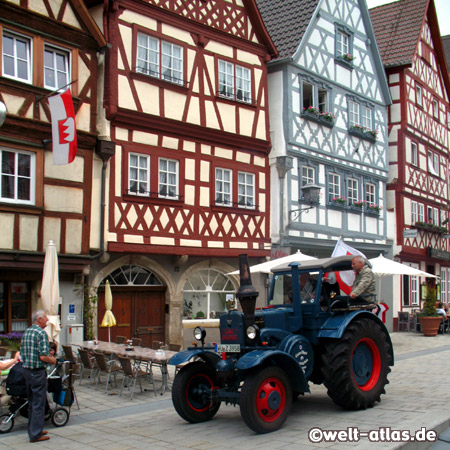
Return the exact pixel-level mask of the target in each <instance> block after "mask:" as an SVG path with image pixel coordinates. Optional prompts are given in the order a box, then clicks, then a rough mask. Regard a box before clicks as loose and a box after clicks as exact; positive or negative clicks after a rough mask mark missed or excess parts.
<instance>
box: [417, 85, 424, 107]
mask: <svg viewBox="0 0 450 450" xmlns="http://www.w3.org/2000/svg"><path fill="white" fill-rule="evenodd" d="M422 101H423V100H422V86H420V85H419V84H416V103H417V105H418V106H420V107H422V106H423V104H422Z"/></svg>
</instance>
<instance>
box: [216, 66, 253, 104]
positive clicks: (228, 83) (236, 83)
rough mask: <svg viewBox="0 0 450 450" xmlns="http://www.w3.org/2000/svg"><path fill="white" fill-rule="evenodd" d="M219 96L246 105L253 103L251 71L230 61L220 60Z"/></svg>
mask: <svg viewBox="0 0 450 450" xmlns="http://www.w3.org/2000/svg"><path fill="white" fill-rule="evenodd" d="M218 69H219V70H218V72H219V95H220V96H221V97H226V98H229V99H232V100H238V101H241V102H245V103H251V102H252V96H251V71H250V69H247V68H245V67H242V66H239V65H237V64H233V63H230V62H228V61H223V60H219V64H218Z"/></svg>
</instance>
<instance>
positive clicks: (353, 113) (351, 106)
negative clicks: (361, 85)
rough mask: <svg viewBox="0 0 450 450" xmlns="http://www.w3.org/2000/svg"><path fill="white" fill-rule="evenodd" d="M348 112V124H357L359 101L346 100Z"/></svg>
mask: <svg viewBox="0 0 450 450" xmlns="http://www.w3.org/2000/svg"><path fill="white" fill-rule="evenodd" d="M348 114H349V117H348V119H349V125H350V126H354V125H359V124H360V120H359V103H356V102H354V101H353V100H349V101H348Z"/></svg>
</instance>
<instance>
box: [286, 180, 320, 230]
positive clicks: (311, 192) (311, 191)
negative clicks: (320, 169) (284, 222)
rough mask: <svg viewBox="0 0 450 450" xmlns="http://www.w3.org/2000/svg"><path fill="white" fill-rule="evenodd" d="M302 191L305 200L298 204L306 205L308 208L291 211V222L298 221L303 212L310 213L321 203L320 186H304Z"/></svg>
mask: <svg viewBox="0 0 450 450" xmlns="http://www.w3.org/2000/svg"><path fill="white" fill-rule="evenodd" d="M301 189H302V193H303V198H302V199H300V200H299V201H298V202H299V203H300V204H304V203H306V204H307V205H308V206H306V207H304V208H299V209H293V210H292V211H289V218H290V220H291V222H293V221H294V220H297V219H298V218H299V217H300V216H301V214H302V213H303V212H305V211H309V210H310V209H312V208H314V206H315V205H317V204H318V203H319V196H320V186H317V185H316V184H305V185H304V186H302V188H301Z"/></svg>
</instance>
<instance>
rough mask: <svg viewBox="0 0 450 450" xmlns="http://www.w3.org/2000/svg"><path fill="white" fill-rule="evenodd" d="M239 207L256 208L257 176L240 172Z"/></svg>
mask: <svg viewBox="0 0 450 450" xmlns="http://www.w3.org/2000/svg"><path fill="white" fill-rule="evenodd" d="M238 205H239V206H240V207H244V208H254V207H255V175H254V174H253V173H247V172H238Z"/></svg>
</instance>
